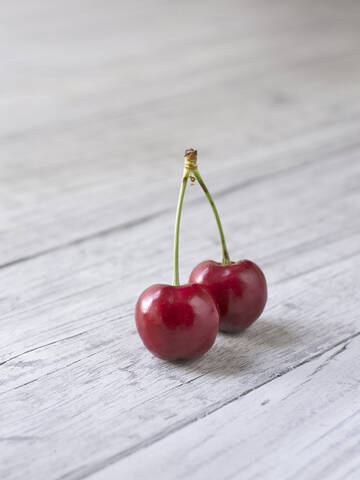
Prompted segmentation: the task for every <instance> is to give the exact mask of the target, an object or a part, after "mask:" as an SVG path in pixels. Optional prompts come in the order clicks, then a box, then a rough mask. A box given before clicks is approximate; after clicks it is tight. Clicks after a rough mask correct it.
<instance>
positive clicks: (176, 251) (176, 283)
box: [173, 168, 190, 287]
mask: <svg viewBox="0 0 360 480" xmlns="http://www.w3.org/2000/svg"><path fill="white" fill-rule="evenodd" d="M189 175H190V171H189V169H188V168H185V169H184V173H183V177H182V180H181V187H180V192H179V199H178V204H177V209H176V217H175V233H174V277H173V285H174V286H176V287H178V286H179V285H180V278H179V234H180V220H181V211H182V206H183V201H184V195H185V190H186V184H187V181H188V178H189Z"/></svg>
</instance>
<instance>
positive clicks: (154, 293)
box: [135, 284, 219, 360]
mask: <svg viewBox="0 0 360 480" xmlns="http://www.w3.org/2000/svg"><path fill="white" fill-rule="evenodd" d="M135 319H136V326H137V329H138V332H139V334H140V337H141V339H142V341H143V343H144V345H145V346H146V348H147V349H148V350H150V352H152V353H153V354H154V355H156V356H157V357H160V358H162V359H164V360H180V359H188V358H193V357H197V356H199V355H202V354H204V353H205V352H207V351H208V350H209V348H210V347H211V346H212V345H213V343H214V341H215V338H216V334H217V332H218V329H219V310H218V307H217V305H216V302H215V301H214V299H213V298H212V296H211V294H210V293H209V292H208V291H207V289H206V288H205V287H203V286H201V285H196V284H195V285H190V284H186V285H180V286H172V285H161V284H157V285H152V286H151V287H149V288H147V289H146V290H145V291H144V292H143V293H142V294H141V295H140V297H139V299H138V302H137V304H136V311H135Z"/></svg>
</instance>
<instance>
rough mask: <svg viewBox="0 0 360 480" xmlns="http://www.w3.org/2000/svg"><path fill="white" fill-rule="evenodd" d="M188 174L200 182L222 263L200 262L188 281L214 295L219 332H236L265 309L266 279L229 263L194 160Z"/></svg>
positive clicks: (252, 268)
mask: <svg viewBox="0 0 360 480" xmlns="http://www.w3.org/2000/svg"><path fill="white" fill-rule="evenodd" d="M195 156H196V152H195ZM191 173H192V174H193V175H194V177H195V178H196V180H197V181H198V182H199V184H200V186H201V188H202V189H203V191H204V193H205V196H206V198H207V199H208V201H209V203H210V205H211V208H212V211H213V213H214V216H215V220H216V224H217V227H218V230H219V235H220V241H221V247H222V263H218V262H214V261H212V260H206V261H204V262H202V263H200V264H199V265H198V266H197V267H195V268H194V269H193V271H192V273H191V275H190V282H191V283H199V284H202V285H205V286H206V287H207V288H208V289H209V291H210V292H211V294H212V295H213V297H214V299H215V300H216V302H217V304H218V306H219V311H220V330H223V331H227V332H237V331H240V330H243V329H244V328H247V327H248V326H249V325H251V324H252V323H253V322H254V321H255V320H256V319H257V318H258V317H259V316H260V315H261V313H262V311H263V310H264V307H265V303H266V300H267V285H266V279H265V276H264V274H263V272H262V270H261V269H260V268H259V267H258V266H257V265H256V264H255V263H253V262H251V261H250V260H241V261H240V262H236V263H235V262H231V261H230V257H229V252H228V250H227V246H226V241H225V236H224V232H223V229H222V225H221V221H220V217H219V214H218V211H217V208H216V206H215V203H214V200H213V199H212V196H211V195H210V192H209V190H208V189H207V187H206V185H205V182H204V180H203V179H202V177H201V175H200V173H199V170H198V168H197V157H196V158H195V160H194V161H193V163H192V165H191Z"/></svg>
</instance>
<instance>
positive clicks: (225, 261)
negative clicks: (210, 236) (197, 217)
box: [191, 167, 231, 265]
mask: <svg viewBox="0 0 360 480" xmlns="http://www.w3.org/2000/svg"><path fill="white" fill-rule="evenodd" d="M191 171H192V173H193V174H194V177H195V178H196V180H197V181H198V182H199V184H200V186H201V188H202V189H203V191H204V193H205V195H206V198H207V199H208V201H209V203H210V205H211V208H212V211H213V213H214V217H215V220H216V225H217V227H218V230H219V234H220V241H221V248H222V264H223V265H230V264H231V261H230V256H229V252H228V249H227V246H226V240H225V235H224V231H223V228H222V225H221V221H220V217H219V212H218V211H217V208H216V205H215V202H214V200H213V198H212V196H211V195H210V192H209V190H208V188H207V186H206V185H205V182H204V180H203V179H202V178H201V175H200V172H199V170H198V169H197V167H195V168H194V169H192V170H191Z"/></svg>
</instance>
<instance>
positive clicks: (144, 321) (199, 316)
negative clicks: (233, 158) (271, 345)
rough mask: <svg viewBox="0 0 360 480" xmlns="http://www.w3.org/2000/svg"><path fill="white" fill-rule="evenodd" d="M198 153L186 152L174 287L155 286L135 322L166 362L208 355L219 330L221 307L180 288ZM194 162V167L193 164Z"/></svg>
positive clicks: (194, 289)
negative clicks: (182, 243)
mask: <svg viewBox="0 0 360 480" xmlns="http://www.w3.org/2000/svg"><path fill="white" fill-rule="evenodd" d="M196 158H197V157H196V150H193V149H189V150H186V152H185V165H184V173H183V177H182V182H181V188H180V193H179V200H178V206H177V210H176V219H175V235H174V279H173V285H161V284H157V285H152V286H151V287H149V288H147V289H146V290H145V291H144V292H143V293H142V294H141V295H140V297H139V299H138V302H137V304H136V310H135V320H136V326H137V329H138V332H139V334H140V337H141V339H142V341H143V343H144V345H145V346H146V347H147V348H148V350H150V352H152V353H153V354H154V355H156V356H158V357H160V358H162V359H164V360H178V359H188V358H193V357H196V356H198V355H202V354H203V353H205V352H207V351H208V350H209V348H210V347H211V346H212V345H213V343H214V341H215V337H216V334H217V331H218V329H219V310H218V306H217V304H216V302H215V300H214V298H213V297H212V295H211V294H210V292H209V291H208V290H207V288H206V287H203V286H202V285H197V284H194V285H191V284H186V285H180V281H179V231H180V218H181V211H182V205H183V200H184V194H185V189H186V185H187V181H188V178H189V176H190V172H191V170H192V169H193V167H194V165H196ZM194 162H195V163H194Z"/></svg>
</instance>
